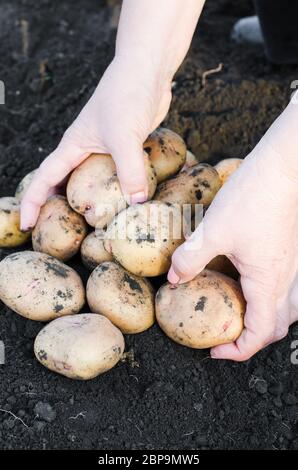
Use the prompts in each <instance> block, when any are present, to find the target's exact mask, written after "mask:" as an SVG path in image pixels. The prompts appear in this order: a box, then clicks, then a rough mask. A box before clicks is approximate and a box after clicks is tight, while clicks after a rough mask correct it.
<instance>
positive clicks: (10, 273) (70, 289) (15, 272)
mask: <svg viewBox="0 0 298 470" xmlns="http://www.w3.org/2000/svg"><path fill="white" fill-rule="evenodd" d="M0 299H1V300H2V302H4V303H5V304H6V305H7V306H8V307H9V308H11V309H12V310H14V311H15V312H16V313H18V314H20V315H22V316H23V317H26V318H29V319H30V320H38V321H48V320H52V319H53V318H56V317H60V316H62V315H69V314H73V313H78V312H79V311H80V309H81V308H82V307H83V305H84V302H85V291H84V287H83V284H82V281H81V279H80V277H79V276H78V274H77V273H76V272H75V271H74V270H73V269H71V268H70V267H69V266H66V265H65V264H63V263H61V262H60V261H58V260H56V259H55V258H53V257H52V256H49V255H46V254H44V253H37V252H34V251H22V252H21V253H14V254H12V255H9V256H7V257H6V258H4V259H3V260H2V261H1V263H0Z"/></svg>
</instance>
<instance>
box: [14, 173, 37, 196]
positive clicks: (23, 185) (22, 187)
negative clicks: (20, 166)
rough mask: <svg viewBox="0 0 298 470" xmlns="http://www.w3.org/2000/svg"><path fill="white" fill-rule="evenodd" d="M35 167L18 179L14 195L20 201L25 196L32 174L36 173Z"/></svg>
mask: <svg viewBox="0 0 298 470" xmlns="http://www.w3.org/2000/svg"><path fill="white" fill-rule="evenodd" d="M36 172H37V169H35V170H32V171H30V173H28V174H27V175H25V176H24V178H23V179H22V180H21V181H20V183H19V184H18V186H17V189H16V192H15V197H16V198H17V199H18V200H19V201H21V200H22V199H23V197H24V196H25V194H26V192H27V189H28V188H29V186H30V184H31V183H32V181H33V178H34V176H35V175H36Z"/></svg>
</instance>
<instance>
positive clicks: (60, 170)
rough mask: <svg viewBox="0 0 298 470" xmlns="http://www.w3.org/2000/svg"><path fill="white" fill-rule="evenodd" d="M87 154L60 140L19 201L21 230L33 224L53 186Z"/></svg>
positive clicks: (28, 228)
mask: <svg viewBox="0 0 298 470" xmlns="http://www.w3.org/2000/svg"><path fill="white" fill-rule="evenodd" d="M87 156H88V153H84V152H82V150H81V149H79V148H78V147H76V146H74V145H70V144H65V143H64V142H63V140H62V141H61V142H60V144H59V145H58V147H57V148H56V150H54V151H53V152H52V153H51V154H50V155H49V156H48V157H47V158H46V159H45V160H44V161H43V162H42V164H41V165H40V167H39V168H38V170H37V172H36V174H35V176H34V178H33V180H32V183H31V185H30V186H29V188H28V190H27V192H26V193H25V195H24V197H23V199H22V202H21V229H22V230H24V231H27V230H30V229H32V228H33V227H34V226H35V224H36V221H37V218H38V215H39V211H40V208H41V206H42V205H43V204H44V203H45V202H46V200H47V198H48V197H49V196H50V195H51V194H54V192H55V190H54V188H55V187H56V186H57V185H58V184H59V183H61V182H62V181H63V180H64V179H65V178H66V176H67V175H68V174H69V173H70V172H71V171H72V170H73V169H74V168H75V167H76V166H78V165H79V164H80V163H81V162H82V161H83V160H84V159H85V158H86V157H87Z"/></svg>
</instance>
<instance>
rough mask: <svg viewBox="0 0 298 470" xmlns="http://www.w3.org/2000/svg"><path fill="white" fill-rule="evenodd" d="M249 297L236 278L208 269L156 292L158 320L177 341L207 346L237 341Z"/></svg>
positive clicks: (194, 346) (200, 346) (200, 347)
mask: <svg viewBox="0 0 298 470" xmlns="http://www.w3.org/2000/svg"><path fill="white" fill-rule="evenodd" d="M245 308H246V305H245V300H244V297H243V294H242V291H241V288H240V284H238V283H237V282H236V281H234V280H233V279H231V278H229V277H227V276H225V275H224V274H220V273H217V272H215V271H209V270H207V269H206V270H204V271H202V273H201V274H199V275H198V276H197V277H196V278H195V279H193V280H192V281H190V282H187V283H185V284H180V285H178V286H177V287H175V288H173V286H171V285H170V284H165V285H163V286H162V287H161V288H160V289H159V291H158V292H157V295H156V319H157V321H158V323H159V326H160V327H161V329H162V330H163V331H164V332H165V333H166V335H167V336H169V337H170V338H171V339H173V340H174V341H176V342H177V343H180V344H183V345H184V346H188V347H190V348H197V349H204V348H210V347H213V346H216V345H219V344H224V343H231V342H233V341H235V340H236V339H237V338H238V337H239V336H240V334H241V332H242V330H243V316H244V313H245Z"/></svg>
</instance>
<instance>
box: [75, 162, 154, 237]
mask: <svg viewBox="0 0 298 470" xmlns="http://www.w3.org/2000/svg"><path fill="white" fill-rule="evenodd" d="M144 162H145V167H146V170H147V175H148V185H149V196H148V197H149V199H151V198H152V197H153V195H154V193H155V190H156V185H157V180H156V174H155V170H154V168H153V166H152V164H151V162H150V161H149V158H148V156H144ZM67 199H68V202H69V204H70V206H71V207H72V209H73V210H75V211H76V212H78V213H79V214H82V215H84V216H85V219H86V220H87V222H88V224H89V225H91V226H92V227H97V228H105V227H106V226H107V225H108V224H109V223H110V222H111V221H112V219H113V217H114V216H115V215H116V214H118V212H120V211H121V210H123V209H125V208H126V206H127V202H126V200H125V198H124V195H123V194H122V191H121V187H120V183H119V180H118V177H117V172H116V165H115V163H114V161H113V159H112V157H111V155H107V154H93V155H91V156H90V157H88V158H87V159H86V160H85V161H84V162H83V163H81V165H79V166H78V167H77V168H76V169H75V170H74V171H73V173H72V174H71V176H70V179H69V181H68V185H67Z"/></svg>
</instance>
